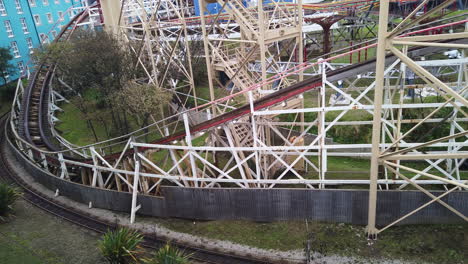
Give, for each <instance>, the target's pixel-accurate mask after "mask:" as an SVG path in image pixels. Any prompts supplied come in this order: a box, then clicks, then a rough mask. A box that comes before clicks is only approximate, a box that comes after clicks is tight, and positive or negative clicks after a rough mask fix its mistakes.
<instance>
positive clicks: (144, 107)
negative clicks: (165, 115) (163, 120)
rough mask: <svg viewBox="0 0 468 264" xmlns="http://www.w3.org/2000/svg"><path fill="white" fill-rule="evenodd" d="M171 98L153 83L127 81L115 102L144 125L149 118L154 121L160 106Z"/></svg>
mask: <svg viewBox="0 0 468 264" xmlns="http://www.w3.org/2000/svg"><path fill="white" fill-rule="evenodd" d="M142 95H144V96H142ZM171 98H172V94H171V93H170V92H169V91H166V90H163V89H161V88H158V87H157V86H155V85H151V84H138V83H136V82H128V83H127V84H126V85H125V86H124V87H123V88H122V89H121V90H120V91H119V92H118V93H117V95H116V97H115V102H116V104H117V105H118V106H119V107H120V109H121V110H123V111H126V112H127V113H129V114H131V115H133V116H136V117H137V119H139V121H140V122H139V123H140V125H141V126H145V125H147V124H148V121H149V119H150V118H152V119H153V121H154V120H155V117H157V116H160V113H161V106H163V105H166V104H167V102H169V101H170V100H171ZM140 117H142V118H140Z"/></svg>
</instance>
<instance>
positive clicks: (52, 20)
mask: <svg viewBox="0 0 468 264" xmlns="http://www.w3.org/2000/svg"><path fill="white" fill-rule="evenodd" d="M46 16H47V22H49V24H52V23H54V18H53V17H52V14H51V13H47V14H46Z"/></svg>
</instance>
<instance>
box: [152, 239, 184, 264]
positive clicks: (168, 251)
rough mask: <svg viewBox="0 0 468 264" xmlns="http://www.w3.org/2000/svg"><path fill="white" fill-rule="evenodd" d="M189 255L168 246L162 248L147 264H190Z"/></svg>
mask: <svg viewBox="0 0 468 264" xmlns="http://www.w3.org/2000/svg"><path fill="white" fill-rule="evenodd" d="M188 259H189V255H186V254H184V252H183V251H180V250H179V249H177V248H175V247H172V246H171V245H170V244H166V245H165V246H164V247H162V248H160V249H159V250H158V251H157V252H156V253H155V254H154V256H153V257H152V258H151V259H149V260H146V261H145V262H146V263H147V264H186V263H189V260H188Z"/></svg>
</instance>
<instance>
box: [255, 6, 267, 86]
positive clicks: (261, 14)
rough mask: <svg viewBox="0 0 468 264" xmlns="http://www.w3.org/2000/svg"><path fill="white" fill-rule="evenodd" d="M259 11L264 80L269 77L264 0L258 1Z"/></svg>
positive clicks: (258, 41)
mask: <svg viewBox="0 0 468 264" xmlns="http://www.w3.org/2000/svg"><path fill="white" fill-rule="evenodd" d="M257 12H258V27H259V28H258V33H259V37H258V40H257V43H258V45H259V46H260V64H261V66H262V81H265V80H266V79H267V61H266V52H267V50H266V45H265V12H264V11H263V1H257Z"/></svg>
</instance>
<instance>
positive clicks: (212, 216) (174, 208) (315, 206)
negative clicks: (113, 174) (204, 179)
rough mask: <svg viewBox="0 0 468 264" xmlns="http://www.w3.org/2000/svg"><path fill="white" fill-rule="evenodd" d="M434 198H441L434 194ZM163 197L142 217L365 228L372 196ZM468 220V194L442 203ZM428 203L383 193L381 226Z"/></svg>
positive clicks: (60, 185)
mask: <svg viewBox="0 0 468 264" xmlns="http://www.w3.org/2000/svg"><path fill="white" fill-rule="evenodd" d="M10 150H11V152H12V153H13V154H14V156H15V157H16V159H18V161H19V162H20V163H21V164H23V165H24V166H25V168H26V170H27V171H28V172H29V173H30V174H31V175H32V177H33V178H34V179H35V180H36V181H38V182H39V183H41V184H43V185H45V186H46V187H48V188H50V189H51V190H55V189H59V190H60V194H61V195H64V196H67V197H69V198H71V199H73V200H75V201H78V202H82V203H86V204H87V203H89V202H92V203H93V206H94V207H98V208H104V209H111V210H116V211H124V212H129V211H130V204H131V194H130V193H123V192H117V191H110V190H104V189H98V188H92V187H89V186H84V185H81V184H76V183H72V182H68V181H64V180H61V179H59V178H57V177H55V176H53V175H50V174H47V173H45V172H43V171H41V170H39V169H38V168H37V167H36V166H35V165H33V164H32V163H30V162H29V161H28V160H27V159H25V158H24V157H23V156H22V154H20V153H19V152H18V151H16V149H14V148H13V147H12V146H11V145H10ZM433 193H434V194H436V195H439V194H441V193H440V192H433ZM162 194H163V197H155V196H145V195H139V196H138V204H141V205H142V207H141V209H140V211H139V213H140V214H143V215H152V216H158V217H178V218H188V219H199V220H216V219H246V220H253V221H265V222H267V221H276V220H292V219H305V218H307V219H311V220H316V221H326V222H340V223H352V224H359V225H365V224H366V223H367V207H368V191H366V190H310V189H269V190H265V189H238V188H223V189H196V188H180V187H164V188H162ZM442 200H443V201H445V202H446V203H448V204H449V205H451V206H453V207H454V208H456V209H458V210H459V211H460V212H461V213H463V214H465V215H468V203H467V202H466V201H467V200H468V192H462V191H459V192H453V193H451V194H449V195H447V196H446V197H444V198H443V199H442ZM427 201H429V197H427V196H426V195H425V194H423V193H421V192H417V191H379V192H378V205H377V210H378V219H377V223H378V224H379V225H384V224H388V223H390V222H392V221H393V220H395V219H397V218H398V217H400V216H403V215H405V214H406V213H408V212H410V211H412V210H413V209H415V208H417V207H419V206H420V205H422V204H424V203H426V202H427ZM441 223H463V220H462V219H461V218H460V217H458V216H456V215H455V214H453V213H452V212H450V211H449V210H448V209H446V208H445V207H443V206H441V205H440V204H438V203H437V202H436V203H433V204H431V205H430V206H428V207H426V208H425V209H423V210H421V211H419V212H418V213H417V214H415V215H413V216H411V217H408V218H407V219H405V220H404V221H403V222H401V224H441Z"/></svg>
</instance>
